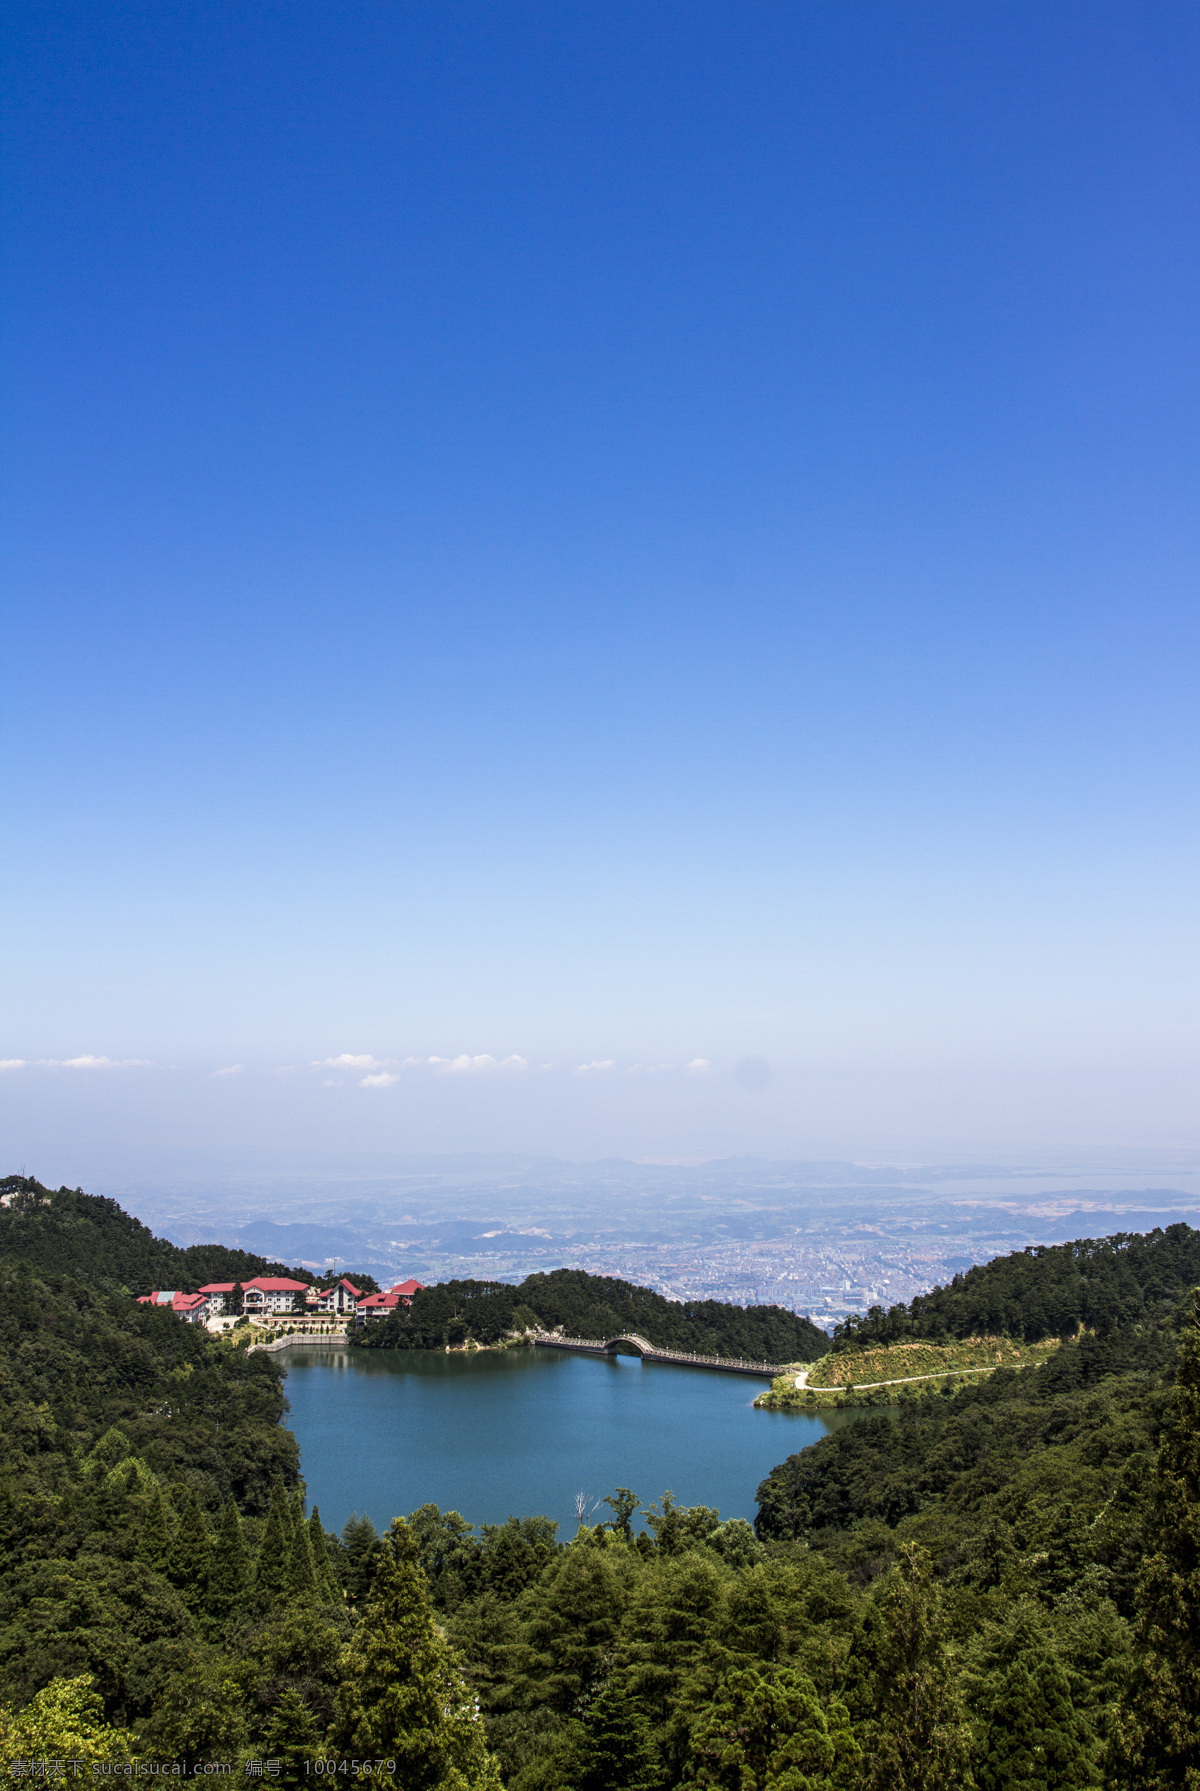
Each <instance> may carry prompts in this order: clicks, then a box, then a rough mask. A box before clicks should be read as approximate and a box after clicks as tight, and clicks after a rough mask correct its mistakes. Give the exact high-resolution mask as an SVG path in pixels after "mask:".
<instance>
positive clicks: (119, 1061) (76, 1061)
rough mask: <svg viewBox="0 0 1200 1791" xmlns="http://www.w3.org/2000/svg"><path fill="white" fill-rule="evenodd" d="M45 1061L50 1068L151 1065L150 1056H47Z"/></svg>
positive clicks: (122, 1068)
mask: <svg viewBox="0 0 1200 1791" xmlns="http://www.w3.org/2000/svg"><path fill="white" fill-rule="evenodd" d="M43 1061H44V1063H45V1065H46V1068H47V1069H50V1070H144V1069H148V1068H149V1066H150V1059H149V1058H148V1057H91V1056H84V1057H58V1058H56V1057H47V1058H45V1059H43Z"/></svg>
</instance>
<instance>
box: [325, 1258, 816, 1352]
mask: <svg viewBox="0 0 1200 1791" xmlns="http://www.w3.org/2000/svg"><path fill="white" fill-rule="evenodd" d="M560 1325H561V1326H562V1328H563V1330H564V1331H565V1332H566V1333H567V1335H568V1336H570V1337H592V1338H608V1337H617V1336H620V1335H621V1333H622V1332H629V1331H635V1332H637V1333H638V1334H639V1335H640V1336H642V1337H645V1338H646V1339H647V1340H648V1341H649V1342H650V1343H653V1344H656V1345H657V1346H658V1347H659V1348H660V1349H678V1350H687V1351H690V1352H691V1353H692V1354H693V1355H701V1356H736V1357H742V1358H746V1359H752V1360H754V1361H760V1362H812V1361H815V1359H816V1358H817V1357H818V1356H820V1355H823V1354H824V1353H825V1351H826V1350H827V1349H828V1348H829V1339H828V1337H827V1336H826V1335H825V1333H824V1331H821V1330H818V1328H817V1326H816V1325H814V1324H813V1323H812V1322H811V1321H810V1320H809V1319H807V1318H800V1317H798V1316H797V1314H796V1313H794V1312H788V1311H787V1310H786V1309H785V1308H784V1307H782V1306H730V1305H726V1304H725V1303H724V1302H723V1301H720V1300H668V1299H666V1298H665V1297H664V1296H663V1295H662V1294H659V1293H655V1292H654V1291H653V1290H652V1289H651V1288H648V1287H635V1286H633V1284H632V1283H630V1282H628V1281H618V1280H616V1279H614V1278H613V1277H610V1276H607V1275H588V1274H585V1273H584V1271H583V1270H582V1269H555V1270H554V1271H553V1272H552V1273H550V1274H540V1275H529V1276H527V1277H526V1279H525V1280H524V1281H522V1282H521V1284H520V1286H519V1287H510V1286H508V1285H507V1283H505V1282H503V1281H444V1282H441V1283H439V1285H438V1286H436V1287H426V1288H422V1289H421V1291H420V1293H418V1294H415V1295H414V1296H413V1301H412V1305H411V1306H410V1307H409V1308H408V1310H407V1311H405V1310H403V1309H400V1310H398V1311H397V1312H396V1313H394V1314H393V1316H392V1317H390V1318H388V1319H385V1320H383V1321H380V1320H372V1321H371V1323H370V1324H369V1325H367V1326H366V1327H365V1329H364V1330H363V1331H362V1332H360V1333H359V1334H358V1335H357V1336H356V1337H355V1340H354V1341H355V1343H356V1345H358V1346H359V1347H361V1348H366V1349H443V1348H444V1347H445V1346H446V1345H447V1344H451V1345H453V1344H456V1343H464V1342H465V1341H466V1340H467V1339H468V1338H474V1340H475V1341H476V1342H477V1343H497V1342H499V1340H500V1339H501V1338H502V1337H504V1336H505V1335H506V1333H508V1332H510V1331H512V1330H513V1329H514V1328H520V1327H522V1326H541V1327H543V1328H544V1329H546V1330H550V1331H552V1330H555V1329H556V1328H557V1327H558V1326H560Z"/></svg>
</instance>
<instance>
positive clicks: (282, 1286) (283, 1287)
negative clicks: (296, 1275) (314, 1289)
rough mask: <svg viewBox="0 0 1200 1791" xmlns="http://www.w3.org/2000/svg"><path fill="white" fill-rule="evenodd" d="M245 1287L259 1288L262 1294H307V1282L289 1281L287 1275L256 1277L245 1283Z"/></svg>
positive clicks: (243, 1283)
mask: <svg viewBox="0 0 1200 1791" xmlns="http://www.w3.org/2000/svg"><path fill="white" fill-rule="evenodd" d="M242 1286H243V1287H257V1288H258V1290H259V1292H260V1293H307V1292H308V1282H307V1281H289V1280H288V1278H287V1276H286V1275H256V1276H255V1277H254V1279H253V1281H243V1282H242Z"/></svg>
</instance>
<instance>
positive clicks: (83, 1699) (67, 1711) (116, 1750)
mask: <svg viewBox="0 0 1200 1791" xmlns="http://www.w3.org/2000/svg"><path fill="white" fill-rule="evenodd" d="M134 1751H135V1741H134V1737H133V1735H131V1734H130V1732H129V1731H128V1730H127V1729H114V1728H111V1727H110V1726H109V1725H108V1724H107V1723H106V1722H105V1721H104V1702H103V1700H102V1698H101V1697H100V1694H99V1692H97V1691H95V1690H94V1689H93V1684H92V1678H91V1675H90V1674H88V1673H83V1674H81V1675H80V1676H79V1677H78V1678H75V1679H52V1680H51V1681H50V1683H49V1685H47V1686H45V1687H44V1689H43V1690H42V1691H40V1692H38V1693H37V1695H36V1697H34V1698H33V1699H31V1700H30V1702H29V1703H28V1704H27V1705H26V1706H25V1708H24V1710H22V1711H20V1712H18V1714H17V1715H16V1716H14V1715H13V1713H12V1712H11V1711H10V1710H6V1709H3V1708H0V1759H3V1760H5V1761H6V1762H7V1761H11V1760H16V1759H35V1760H37V1759H46V1758H50V1759H58V1760H64V1759H66V1760H83V1761H88V1762H91V1761H113V1760H128V1759H131V1758H132V1756H133V1754H134Z"/></svg>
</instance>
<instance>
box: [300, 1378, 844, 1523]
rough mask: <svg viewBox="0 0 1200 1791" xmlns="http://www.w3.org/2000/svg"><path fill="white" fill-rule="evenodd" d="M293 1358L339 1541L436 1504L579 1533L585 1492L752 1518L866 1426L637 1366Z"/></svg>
mask: <svg viewBox="0 0 1200 1791" xmlns="http://www.w3.org/2000/svg"><path fill="white" fill-rule="evenodd" d="M282 1359H283V1362H284V1364H285V1366H286V1368H287V1381H286V1383H285V1391H286V1393H287V1397H288V1403H289V1405H290V1406H291V1415H290V1417H289V1418H288V1419H287V1420H286V1422H287V1423H288V1424H289V1425H290V1427H291V1429H292V1430H293V1431H294V1433H295V1435H296V1438H297V1440H298V1441H299V1444H300V1451H301V1467H302V1470H303V1473H304V1477H305V1479H306V1481H307V1483H308V1497H309V1501H310V1504H314V1503H315V1504H317V1505H319V1506H320V1507H321V1518H322V1521H323V1522H324V1524H325V1525H326V1527H327V1528H329V1529H341V1527H342V1525H343V1524H344V1523H345V1521H346V1519H347V1518H348V1517H349V1516H350V1515H351V1513H352V1512H359V1513H362V1514H365V1515H366V1516H368V1517H370V1518H371V1519H372V1520H373V1521H374V1522H375V1524H377V1525H378V1526H379V1528H381V1529H382V1528H383V1527H384V1526H385V1525H386V1524H388V1523H390V1521H391V1519H392V1518H393V1517H395V1516H397V1515H398V1514H400V1513H407V1512H410V1511H413V1510H415V1509H416V1507H417V1506H418V1505H423V1504H425V1503H426V1502H427V1501H431V1502H432V1503H433V1504H435V1505H440V1506H441V1507H442V1509H443V1510H448V1509H453V1510H456V1511H461V1512H462V1514H463V1516H464V1517H466V1518H468V1519H469V1520H470V1521H471V1522H472V1523H476V1524H480V1523H503V1521H504V1519H505V1518H506V1517H509V1516H513V1515H515V1516H518V1517H528V1516H532V1515H534V1514H535V1513H542V1514H544V1515H545V1516H547V1517H553V1518H557V1520H558V1522H559V1523H560V1525H561V1526H562V1532H561V1533H562V1534H563V1535H565V1536H571V1535H573V1534H574V1531H575V1511H574V1502H575V1495H576V1493H577V1492H580V1491H582V1492H585V1493H587V1494H588V1495H589V1497H591V1498H594V1499H599V1498H601V1497H602V1496H603V1495H604V1494H605V1493H610V1492H612V1491H613V1489H614V1487H617V1486H631V1487H632V1488H633V1490H634V1491H635V1492H636V1493H637V1494H638V1496H639V1498H640V1499H641V1500H642V1502H643V1503H644V1504H647V1505H648V1504H649V1503H650V1501H651V1500H652V1499H656V1498H657V1497H658V1496H659V1494H660V1493H661V1492H662V1491H663V1489H664V1488H666V1487H669V1488H670V1490H671V1491H672V1492H673V1493H674V1494H675V1496H676V1498H678V1499H679V1500H680V1501H681V1503H683V1504H685V1505H715V1506H716V1507H717V1509H718V1510H719V1511H720V1513H721V1516H722V1517H725V1518H729V1517H744V1518H749V1519H750V1520H753V1518H754V1516H755V1512H756V1510H757V1506H756V1504H755V1498H754V1495H755V1491H756V1489H757V1487H758V1484H759V1481H760V1480H762V1478H763V1476H764V1475H765V1474H766V1473H767V1472H768V1471H769V1470H770V1469H771V1468H773V1467H774V1466H775V1464H776V1463H777V1462H780V1461H782V1460H783V1459H784V1457H785V1456H787V1455H791V1454H793V1453H794V1452H795V1451H796V1450H797V1449H803V1448H804V1447H805V1446H806V1445H807V1444H809V1443H815V1442H816V1441H817V1440H818V1439H819V1438H820V1437H822V1436H824V1435H825V1433H826V1432H827V1431H829V1430H832V1429H834V1428H836V1427H837V1426H839V1425H841V1424H845V1423H847V1422H851V1421H852V1420H853V1416H854V1414H852V1413H847V1412H826V1413H822V1414H821V1416H819V1417H815V1416H814V1417H809V1416H807V1415H801V1414H799V1413H796V1414H791V1413H784V1412H756V1411H754V1410H753V1400H754V1399H755V1397H756V1395H757V1394H759V1393H761V1392H762V1391H763V1389H764V1388H765V1386H766V1385H767V1383H766V1381H761V1380H756V1379H752V1378H751V1377H750V1376H744V1375H740V1374H714V1373H712V1372H711V1371H709V1372H706V1371H705V1370H703V1369H695V1368H675V1367H667V1366H665V1365H662V1364H659V1365H658V1366H653V1365H651V1364H643V1363H642V1362H641V1360H640V1358H638V1357H636V1356H614V1357H604V1358H599V1357H594V1356H575V1355H570V1354H568V1353H565V1352H560V1351H558V1350H549V1349H523V1350H505V1351H495V1352H492V1351H480V1352H478V1353H473V1354H471V1355H451V1356H447V1355H437V1354H433V1353H426V1352H424V1351H417V1350H394V1351H392V1350H388V1351H386V1352H384V1351H379V1352H374V1351H373V1352H370V1353H368V1352H366V1351H362V1350H345V1351H342V1350H336V1351H335V1350H302V1349H295V1350H287V1351H285V1352H284V1353H283V1358H282ZM600 1515H605V1516H606V1515H607V1511H606V1510H605V1511H604V1512H602V1513H601V1514H600Z"/></svg>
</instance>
